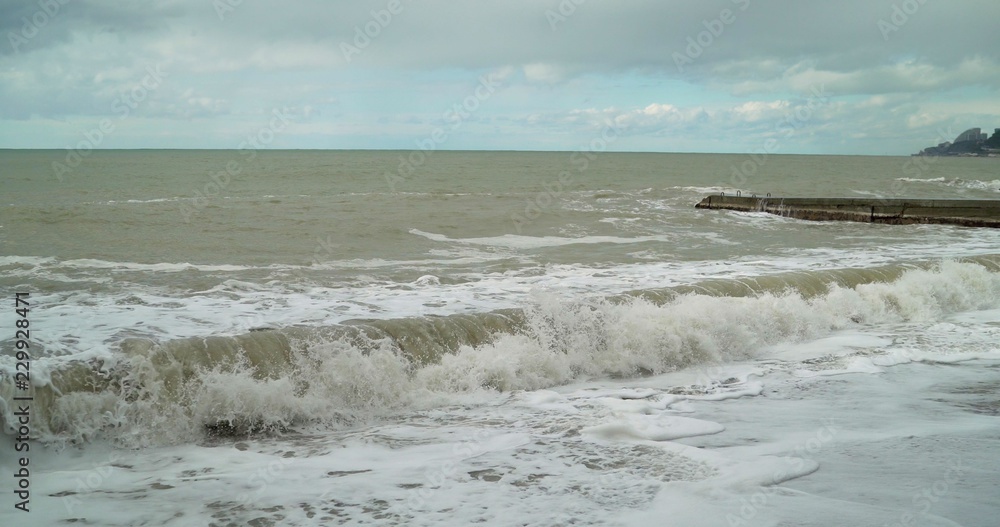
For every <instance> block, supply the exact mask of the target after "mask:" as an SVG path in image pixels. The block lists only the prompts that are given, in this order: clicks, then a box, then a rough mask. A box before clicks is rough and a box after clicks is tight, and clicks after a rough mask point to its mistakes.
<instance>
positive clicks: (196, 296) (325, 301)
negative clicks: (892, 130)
mask: <svg viewBox="0 0 1000 527" xmlns="http://www.w3.org/2000/svg"><path fill="white" fill-rule="evenodd" d="M63 154H64V152H60V151H16V150H6V151H3V150H0V189H2V191H0V294H2V296H3V299H2V300H0V302H2V303H3V304H4V305H6V306H8V307H6V308H4V309H3V310H2V311H0V424H2V427H3V432H4V433H3V434H2V435H0V452H2V453H3V454H2V455H0V481H4V482H3V483H0V488H7V489H10V490H7V491H4V492H3V493H2V494H3V496H4V497H3V499H2V500H0V524H3V525H8V524H10V525H15V524H24V525H63V524H66V525H69V524H82V525H101V526H104V525H107V526H125V525H171V526H173V525H176V526H186V525H218V526H229V525H254V526H265V525H275V526H277V525H441V524H447V525H466V524H475V523H483V524H487V525H512V526H513V525H532V526H534V525H552V526H556V525H562V526H571V525H573V526H577V525H680V526H686V525H692V526H702V525H704V526H714V525H725V526H732V525H748V526H750V525H761V526H840V525H852V526H868V525H870V526H885V525H891V526H896V525H906V526H909V525H921V526H924V525H926V526H954V525H962V526H982V525H992V524H993V523H994V522H995V518H996V517H997V514H998V513H1000V501H998V500H997V492H996V488H997V487H996V482H997V481H1000V426H998V425H1000V421H998V416H1000V346H998V344H997V343H998V342H1000V230H992V229H970V228H961V227H952V226H939V225H908V226H891V225H869V224H860V223H834V222H807V221H800V220H795V219H790V218H783V217H778V216H771V215H766V214H758V213H736V212H724V211H704V210H696V209H694V204H695V203H697V202H698V201H699V200H700V199H701V198H703V197H704V196H705V195H708V194H711V193H719V192H725V193H735V192H741V193H743V194H757V195H766V194H772V195H773V196H815V195H822V196H843V197H886V198H899V197H914V198H927V197H934V198H975V199H1000V163H997V162H996V160H992V159H947V158H932V159H931V160H930V161H928V160H926V159H923V160H920V162H919V163H918V162H915V161H914V160H913V159H911V158H892V157H826V156H775V155H770V156H749V155H696V154H625V153H614V154H613V153H600V154H595V153H577V154H571V153H519V152H432V153H428V154H425V153H419V155H418V153H414V152H386V151H358V152H336V151H330V152H316V151H262V152H252V151H97V152H93V153H91V154H90V155H89V156H87V158H86V159H84V160H83V161H82V162H81V163H80V164H79V165H78V166H76V167H73V168H72V170H71V171H70V172H68V173H63V172H60V173H58V177H57V174H56V172H54V171H53V167H52V163H53V162H54V161H60V160H61V159H62V158H63V157H64V155H63ZM18 293H27V294H26V295H23V296H22V298H23V299H25V300H27V301H29V302H30V306H29V308H30V309H29V311H28V312H27V313H26V314H25V313H24V312H22V313H18V312H16V310H15V307H16V306H15V303H16V295H17V294H18ZM20 307H23V306H20ZM25 318H26V319H27V320H28V321H29V322H30V337H29V338H28V339H26V340H27V342H28V343H29V344H30V356H31V360H30V383H29V385H28V386H27V387H26V388H27V389H25V387H24V386H19V385H18V383H17V382H16V380H17V379H19V377H17V373H18V368H19V366H18V362H24V361H19V360H18V355H17V352H18V351H19V350H18V349H17V348H18V346H19V345H18V344H17V342H18V340H25V339H18V338H17V336H16V334H15V332H16V330H17V327H18V323H19V322H18V321H19V320H22V319H25ZM22 326H23V324H22ZM22 358H23V355H22ZM21 368H22V369H23V366H22V367H21ZM15 397H30V398H31V399H30V410H29V414H30V423H29V427H30V440H28V441H24V440H23V438H22V439H21V440H19V439H18V435H19V434H18V430H19V416H20V415H21V414H22V413H23V412H22V411H20V409H21V406H19V405H21V401H19V400H16V399H15ZM25 444H26V445H28V446H29V447H30V450H28V451H27V452H26V453H25V452H21V451H18V450H16V449H18V448H23V446H24V445H25ZM21 457H28V458H30V465H29V467H30V509H31V511H30V512H23V511H21V510H18V509H16V508H15V505H16V504H17V503H19V502H21V501H23V500H21V499H20V498H18V497H17V496H16V494H15V493H14V492H12V491H13V490H15V489H16V486H17V485H18V484H19V483H18V482H19V479H18V478H17V477H15V476H14V474H15V473H16V472H17V471H18V470H19V467H18V462H19V460H20V458H21Z"/></svg>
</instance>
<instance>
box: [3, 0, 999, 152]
mask: <svg viewBox="0 0 1000 527" xmlns="http://www.w3.org/2000/svg"><path fill="white" fill-rule="evenodd" d="M998 20H1000V2H998V1H997V0H947V1H945V0H905V1H904V0H837V1H833V0H794V1H793V0H698V1H695V0H686V1H678V0H476V1H472V0H468V1H465V0H451V1H445V0H371V1H369V0H351V1H347V0H299V1H295V2H276V1H265V0H161V1H142V0H137V1H129V2H123V1H121V0H34V1H10V0H0V35H3V38H2V39H0V148H54V149H63V148H65V149H67V150H74V149H76V150H81V151H82V150H85V149H90V148H218V149H234V148H246V147H248V146H250V147H254V148H283V149H401V150H411V149H417V148H420V149H424V150H427V149H435V150H566V151H573V150H581V149H587V148H588V147H592V146H594V145H598V144H599V145H601V147H602V148H606V149H607V150H614V151H651V152H731V153H745V152H761V151H766V152H768V153H799V154H862V155H907V154H910V153H914V152H917V151H919V150H920V149H922V148H924V147H927V146H931V145H935V144H937V143H940V142H943V141H945V140H952V139H954V136H957V135H958V134H959V133H961V132H962V131H964V130H965V129H967V128H972V127H982V128H983V129H984V131H988V132H989V133H990V134H992V133H993V130H994V129H995V128H1000V32H998V30H997V28H998V26H997V21H998Z"/></svg>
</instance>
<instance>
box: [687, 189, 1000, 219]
mask: <svg viewBox="0 0 1000 527" xmlns="http://www.w3.org/2000/svg"><path fill="white" fill-rule="evenodd" d="M695 207H697V208H699V209H723V210H737V211H743V212H754V211H756V212H768V213H771V214H777V215H779V216H787V217H790V218H798V219H802V220H816V221H860V222H865V223H888V224H892V225H905V224H911V223H937V224H950V225H964V226H967V227H1000V200H964V199H878V198H775V197H770V196H765V197H759V196H733V195H714V196H708V197H707V198H705V199H703V200H701V203H698V204H697V205H695Z"/></svg>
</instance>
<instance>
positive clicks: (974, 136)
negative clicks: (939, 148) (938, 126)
mask: <svg viewBox="0 0 1000 527" xmlns="http://www.w3.org/2000/svg"><path fill="white" fill-rule="evenodd" d="M982 135H983V129H982V128H969V129H968V130H966V131H964V132H962V134H961V135H959V136H958V137H956V138H955V142H956V143H961V142H964V141H980V140H981V139H980V137H981V136H982Z"/></svg>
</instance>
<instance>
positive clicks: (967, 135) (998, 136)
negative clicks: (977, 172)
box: [913, 128, 1000, 158]
mask: <svg viewBox="0 0 1000 527" xmlns="http://www.w3.org/2000/svg"><path fill="white" fill-rule="evenodd" d="M913 155H915V156H933V157H943V156H948V157H995V158H1000V128H997V129H996V130H994V132H993V137H989V138H987V134H986V133H984V132H983V130H982V128H970V129H968V130H966V131H964V132H962V133H961V134H959V135H958V137H956V138H955V140H954V141H951V142H948V141H945V142H944V143H941V144H939V145H937V146H931V147H927V148H925V149H923V150H921V151H920V152H919V153H916V154H913Z"/></svg>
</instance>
